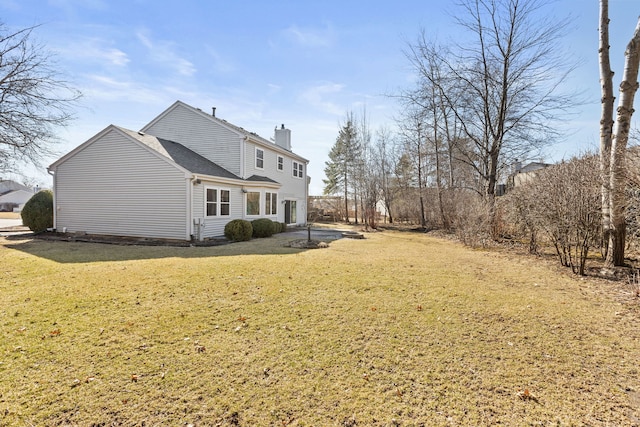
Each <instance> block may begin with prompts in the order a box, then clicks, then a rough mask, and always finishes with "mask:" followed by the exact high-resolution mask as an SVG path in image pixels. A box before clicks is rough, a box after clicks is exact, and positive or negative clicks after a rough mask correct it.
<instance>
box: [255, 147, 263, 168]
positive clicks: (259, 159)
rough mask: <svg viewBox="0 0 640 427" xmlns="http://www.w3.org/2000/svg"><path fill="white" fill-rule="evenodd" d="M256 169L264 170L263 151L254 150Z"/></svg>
mask: <svg viewBox="0 0 640 427" xmlns="http://www.w3.org/2000/svg"><path fill="white" fill-rule="evenodd" d="M256 168H257V169H264V150H262V149H260V148H256Z"/></svg>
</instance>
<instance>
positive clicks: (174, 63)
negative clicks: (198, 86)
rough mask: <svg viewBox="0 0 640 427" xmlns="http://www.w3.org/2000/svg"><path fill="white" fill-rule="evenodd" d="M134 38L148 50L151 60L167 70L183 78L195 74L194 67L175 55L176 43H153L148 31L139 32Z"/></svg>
mask: <svg viewBox="0 0 640 427" xmlns="http://www.w3.org/2000/svg"><path fill="white" fill-rule="evenodd" d="M136 37H137V38H138V40H139V41H140V42H141V43H142V45H143V46H144V47H146V48H147V49H148V50H149V54H150V57H151V59H152V60H154V61H156V62H159V63H161V64H163V65H165V66H167V67H169V68H173V69H174V70H175V71H177V72H178V73H179V74H181V75H183V76H187V77H189V76H192V75H193V74H195V72H196V67H195V65H194V64H193V63H192V62H191V61H189V60H187V59H185V58H182V57H181V56H180V55H178V54H177V53H176V50H177V49H178V46H177V45H176V43H174V42H171V41H166V40H158V41H154V40H152V39H151V35H150V34H149V31H148V30H146V29H142V30H139V31H138V32H137V33H136Z"/></svg>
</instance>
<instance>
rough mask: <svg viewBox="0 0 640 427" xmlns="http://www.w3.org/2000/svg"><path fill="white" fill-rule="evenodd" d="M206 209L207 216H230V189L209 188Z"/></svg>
mask: <svg viewBox="0 0 640 427" xmlns="http://www.w3.org/2000/svg"><path fill="white" fill-rule="evenodd" d="M206 192H207V195H206V196H207V197H206V201H205V210H206V213H207V216H228V215H229V205H230V196H229V190H222V189H219V188H210V187H209V188H207V189H206Z"/></svg>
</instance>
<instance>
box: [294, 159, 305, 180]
mask: <svg viewBox="0 0 640 427" xmlns="http://www.w3.org/2000/svg"><path fill="white" fill-rule="evenodd" d="M293 176H295V177H297V178H302V177H303V176H304V165H303V164H302V163H298V162H293Z"/></svg>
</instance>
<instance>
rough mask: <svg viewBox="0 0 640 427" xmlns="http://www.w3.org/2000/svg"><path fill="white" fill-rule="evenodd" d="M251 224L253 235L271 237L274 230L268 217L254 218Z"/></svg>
mask: <svg viewBox="0 0 640 427" xmlns="http://www.w3.org/2000/svg"><path fill="white" fill-rule="evenodd" d="M251 225H252V226H253V237H271V236H272V235H273V233H274V232H275V226H274V225H273V221H271V220H270V219H269V218H260V219H254V220H253V221H251Z"/></svg>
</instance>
